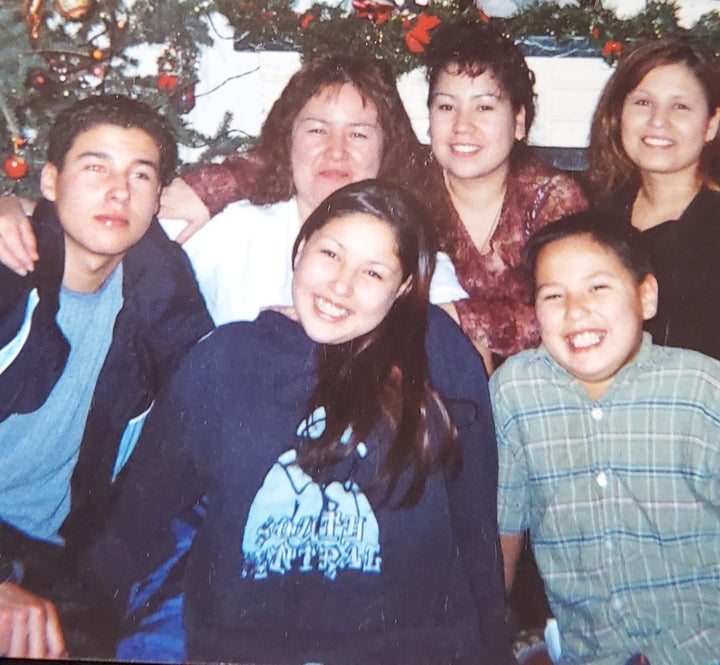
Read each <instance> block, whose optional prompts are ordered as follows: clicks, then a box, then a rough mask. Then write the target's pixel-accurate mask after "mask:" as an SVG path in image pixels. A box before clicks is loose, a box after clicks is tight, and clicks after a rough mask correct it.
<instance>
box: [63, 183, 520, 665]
mask: <svg viewBox="0 0 720 665" xmlns="http://www.w3.org/2000/svg"><path fill="white" fill-rule="evenodd" d="M426 217H427V214H426V212H425V211H424V210H423V209H422V207H421V206H419V204H418V203H417V202H416V201H415V200H414V199H413V198H412V197H411V196H410V195H409V194H407V193H406V192H405V191H403V190H401V189H399V188H396V187H392V186H388V185H383V184H381V183H379V182H377V181H364V182H361V183H356V184H353V185H350V186H348V187H345V188H343V189H341V190H339V191H337V192H335V193H334V194H332V195H331V196H330V197H328V199H326V201H325V202H324V203H323V204H321V205H320V206H319V208H318V209H317V210H316V211H315V212H314V213H313V214H312V215H311V216H310V217H309V218H308V220H307V221H306V223H305V224H304V226H303V227H302V229H301V231H300V235H299V236H298V239H297V241H296V244H295V249H294V258H293V261H294V276H293V284H292V292H293V303H294V308H293V310H292V311H287V312H278V311H267V312H264V313H263V314H261V316H260V317H259V318H258V319H257V320H256V321H255V322H252V323H233V324H229V325H226V326H223V327H221V328H219V329H217V330H216V331H215V332H213V333H212V334H211V335H209V336H208V337H207V338H206V339H205V340H203V341H202V342H201V343H200V344H198V345H197V346H196V347H195V349H194V350H192V351H191V352H190V353H189V355H188V356H187V358H186V359H185V361H184V363H183V364H182V366H181V367H180V369H179V371H178V372H177V374H176V375H175V377H174V379H173V381H172V382H171V384H170V385H169V386H168V387H167V389H166V390H165V392H164V395H163V396H162V397H161V398H160V399H159V400H158V401H157V403H156V405H155V408H154V409H153V412H152V413H151V415H150V417H149V419H148V421H147V423H146V425H145V430H144V433H143V436H142V438H141V440H140V442H139V443H138V446H137V448H136V450H135V452H134V454H133V456H132V458H131V460H130V462H129V463H128V466H127V467H126V469H125V470H124V471H123V474H122V477H121V479H120V481H119V482H121V483H123V485H124V486H123V487H122V492H121V496H120V500H119V501H118V502H117V504H116V505H115V506H114V510H113V514H112V516H111V518H110V520H109V522H108V524H107V528H106V529H105V531H104V533H103V535H102V537H101V538H100V539H99V541H98V542H97V543H96V544H95V546H94V547H93V548H92V550H91V551H90V552H89V553H88V554H87V557H88V559H87V560H88V562H91V563H92V564H93V565H92V566H91V569H94V570H98V569H100V568H99V567H98V565H99V564H101V563H103V564H104V567H105V570H106V571H107V572H106V575H105V576H104V577H103V579H101V580H94V581H93V582H92V584H91V587H92V588H94V589H95V591H97V590H98V589H99V590H101V591H102V592H103V594H104V595H105V596H106V597H107V598H108V599H115V601H116V602H117V604H118V610H119V611H121V610H122V609H124V603H125V602H126V600H127V595H128V590H129V588H130V586H131V585H132V583H133V582H134V581H135V580H137V579H140V578H142V577H143V576H144V575H146V574H147V573H148V572H149V571H151V570H152V569H153V567H154V566H156V565H157V564H158V562H160V561H162V560H163V559H164V558H167V555H168V554H169V553H172V551H173V550H174V547H175V539H174V537H173V534H172V530H171V524H172V520H173V518H174V517H176V516H179V515H181V514H182V512H183V511H184V510H185V509H188V508H190V507H192V506H193V505H194V504H195V503H196V502H197V500H198V498H199V497H201V496H203V495H206V496H207V514H206V516H205V519H204V522H203V524H202V526H201V528H200V530H199V532H198V534H197V536H196V538H195V541H194V544H193V546H192V549H191V551H190V556H189V561H188V565H187V569H186V571H185V576H184V582H183V584H184V625H185V633H186V641H187V653H188V657H189V659H191V660H201V661H234V662H253V663H267V664H273V665H279V664H281V663H292V664H303V663H308V662H315V663H323V664H324V665H335V664H339V663H348V664H350V663H352V664H356V663H367V664H368V665H378V664H382V663H391V664H393V665H395V664H401V663H408V664H410V663H412V664H413V665H418V664H422V663H427V664H428V665H430V664H432V665H438V664H439V663H443V664H444V665H445V664H450V663H468V664H470V663H472V664H473V665H477V664H487V665H503V664H506V663H507V664H509V663H513V662H514V660H513V658H512V656H511V653H510V640H509V637H508V633H507V630H506V625H505V619H504V614H505V613H504V592H503V585H502V565H501V558H500V555H499V552H498V544H497V523H496V489H497V469H496V466H497V454H496V448H495V438H494V431H493V425H492V419H491V410H490V403H489V399H488V393H487V382H486V375H485V371H484V368H483V364H482V361H481V359H480V357H479V356H478V355H477V354H476V352H475V351H474V349H473V347H472V345H471V344H470V342H469V341H468V340H467V339H466V338H465V337H464V336H463V334H462V332H461V331H460V329H459V328H458V327H457V326H456V325H455V323H454V322H453V321H452V320H451V319H450V318H449V317H448V316H446V315H445V314H444V312H442V311H441V310H439V309H437V308H434V307H429V306H428V304H427V294H428V286H429V283H430V277H431V275H432V272H433V268H434V265H433V264H434V256H435V247H434V242H433V240H432V237H431V235H432V232H431V224H430V222H429V220H427V218H426ZM61 610H62V608H61ZM73 623H74V624H75V625H73ZM105 626H106V624H105V625H104V627H103V628H102V630H103V631H104V630H105ZM64 627H65V628H66V631H67V636H68V642H69V647H70V650H71V655H73V656H91V657H97V656H98V655H102V654H99V653H98V652H97V651H92V650H91V651H90V652H84V649H83V648H82V647H79V648H76V649H75V653H73V640H74V638H73V635H75V633H77V632H78V631H79V632H86V633H87V632H89V631H90V625H89V623H84V622H81V623H80V624H77V622H70V621H69V622H68V623H65V624H64ZM107 628H108V632H110V626H107ZM91 630H92V631H93V632H97V630H98V628H97V625H94V626H92V629H91ZM80 643H81V642H76V644H80ZM88 648H89V647H88Z"/></svg>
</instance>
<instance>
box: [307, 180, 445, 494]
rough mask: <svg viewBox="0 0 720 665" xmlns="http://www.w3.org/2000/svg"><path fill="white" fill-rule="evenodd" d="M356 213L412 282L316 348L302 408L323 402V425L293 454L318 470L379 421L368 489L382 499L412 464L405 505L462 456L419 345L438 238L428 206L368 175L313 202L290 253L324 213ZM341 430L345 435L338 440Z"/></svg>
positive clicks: (326, 217) (348, 451)
mask: <svg viewBox="0 0 720 665" xmlns="http://www.w3.org/2000/svg"><path fill="white" fill-rule="evenodd" d="M355 213H363V214H368V215H372V216H373V217H375V218H376V219H379V220H382V221H383V222H385V223H386V224H387V225H388V226H389V227H390V228H391V229H392V231H393V234H394V236H395V239H396V242H397V249H398V256H399V258H400V263H401V265H402V268H403V277H402V280H403V282H404V281H405V280H406V279H408V278H410V286H409V288H407V289H406V290H405V292H404V293H402V294H401V295H400V296H399V297H398V298H397V300H396V301H395V303H394V304H393V306H392V308H391V309H390V311H389V313H388V314H387V315H386V317H385V319H384V320H383V321H382V322H381V323H380V325H379V326H377V328H375V329H374V330H372V331H370V332H368V333H366V334H365V335H363V336H361V337H359V338H357V339H354V340H351V341H349V342H346V343H343V344H338V345H323V346H322V347H321V348H320V352H319V360H318V370H317V371H318V380H317V385H316V388H315V391H314V393H313V395H312V398H311V400H310V404H309V413H313V412H314V411H315V409H317V408H320V407H322V408H323V409H324V410H325V413H326V421H325V430H324V432H323V434H322V435H321V436H320V438H318V439H314V440H313V441H312V444H311V445H305V446H301V447H300V451H299V455H298V462H299V464H300V466H301V467H302V468H303V469H304V470H305V471H306V472H307V473H309V474H310V475H312V476H317V474H319V473H320V472H321V471H322V470H323V469H326V468H328V467H331V466H333V465H334V464H336V463H337V462H338V461H339V460H341V459H343V458H345V457H347V456H349V455H354V454H355V453H356V448H357V445H358V444H359V443H360V442H362V441H364V440H365V439H367V437H368V436H369V435H370V434H371V433H372V432H377V431H378V428H381V429H382V431H383V432H385V431H386V430H387V431H388V432H389V434H388V437H389V438H388V440H387V445H385V439H384V438H383V443H382V449H383V450H384V457H383V460H382V462H381V464H380V467H379V470H378V473H377V475H376V478H375V481H374V482H373V484H372V486H371V487H370V488H366V489H367V490H368V491H369V492H370V495H371V496H377V497H378V500H379V501H380V502H385V501H388V500H390V499H391V497H392V495H393V493H394V492H395V490H396V488H397V487H398V483H399V482H400V479H401V477H403V476H404V473H405V472H406V471H407V470H409V471H410V478H409V481H408V482H407V483H406V482H404V481H403V482H402V488H401V491H400V494H401V496H400V498H399V500H398V501H397V504H398V505H399V506H401V507H405V506H411V505H414V504H415V503H417V502H418V501H419V500H420V497H421V496H422V494H423V491H424V488H425V482H426V480H427V477H428V475H429V474H430V472H431V471H432V470H433V469H434V468H436V467H437V466H438V465H439V464H444V463H450V462H451V461H452V462H455V463H457V462H458V459H459V458H458V453H457V450H456V446H455V431H454V429H453V427H452V425H451V423H450V419H449V415H448V413H447V409H446V408H445V406H444V404H443V403H442V401H441V399H440V398H439V396H438V395H437V393H436V392H435V391H434V390H433V389H432V387H431V385H430V377H429V369H428V361H427V353H426V350H425V332H426V328H427V309H428V291H429V288H430V279H431V277H432V273H433V270H434V268H435V244H434V242H433V237H432V236H433V234H432V230H431V228H430V222H429V220H428V217H427V213H426V211H425V210H424V208H423V206H422V205H421V204H420V203H419V202H418V201H417V200H416V199H415V198H414V197H413V196H412V195H411V194H409V193H408V192H407V191H405V190H403V189H402V188H400V187H397V186H394V185H389V184H387V183H381V182H380V181H378V180H366V181H363V182H359V183H355V184H352V185H348V186H346V187H343V188H342V189H340V190H338V191H336V192H335V193H334V194H331V195H330V196H329V197H328V198H327V199H326V200H325V201H324V202H323V203H321V204H320V206H319V207H318V208H317V209H316V210H315V211H314V212H313V213H312V214H311V215H310V217H308V219H307V221H306V222H305V224H304V225H303V227H302V229H301V230H300V234H299V236H298V239H297V241H296V243H295V250H294V253H293V254H294V255H295V254H296V253H297V250H298V247H299V246H300V243H302V242H303V241H304V240H306V239H308V238H309V237H310V236H311V235H312V234H313V233H314V232H315V231H317V230H318V229H320V228H322V227H323V226H324V225H325V224H327V223H328V222H329V221H331V220H333V219H337V218H342V217H343V216H345V215H349V214H355ZM430 420H432V422H433V423H434V427H433V429H437V430H438V433H439V440H440V443H439V445H436V446H432V445H431V441H430V430H429V421H430ZM346 431H351V432H352V436H351V438H350V440H349V441H348V442H347V443H343V442H342V441H341V439H342V438H343V435H344V434H345V432H346Z"/></svg>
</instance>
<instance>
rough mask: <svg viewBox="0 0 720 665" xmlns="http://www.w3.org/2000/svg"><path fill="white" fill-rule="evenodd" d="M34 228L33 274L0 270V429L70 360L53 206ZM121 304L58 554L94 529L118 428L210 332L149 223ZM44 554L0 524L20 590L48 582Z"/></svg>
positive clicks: (187, 274)
mask: <svg viewBox="0 0 720 665" xmlns="http://www.w3.org/2000/svg"><path fill="white" fill-rule="evenodd" d="M33 228H34V231H35V233H36V237H37V242H38V250H39V254H40V260H39V261H38V263H37V266H36V268H35V270H34V271H33V272H32V273H30V274H29V275H27V276H26V277H19V276H18V275H16V274H15V273H13V272H12V271H10V270H8V269H7V268H5V267H4V266H2V267H0V420H3V419H5V418H7V417H8V416H9V415H10V414H13V413H29V412H32V411H34V410H36V409H37V408H38V407H39V406H40V405H41V404H42V403H43V402H44V400H45V399H46V398H47V396H48V394H49V393H50V391H51V390H52V388H53V386H54V385H55V382H56V381H57V379H58V378H59V376H60V375H61V374H62V371H63V368H64V366H65V361H66V359H67V355H68V350H69V349H68V342H67V340H66V339H65V337H64V336H63V334H62V332H61V331H60V329H59V327H58V325H57V322H56V320H55V317H56V314H57V311H58V306H59V305H58V299H59V292H60V286H61V282H62V276H63V271H64V241H63V233H62V228H61V226H60V223H59V221H58V219H57V217H56V214H55V208H54V206H53V204H52V203H50V202H49V201H46V200H43V201H41V202H40V203H39V204H38V206H37V209H36V211H35V214H34V216H33ZM122 297H123V305H122V308H121V310H120V312H119V313H118V315H117V318H116V320H115V325H114V328H113V336H112V343H111V345H110V349H109V350H108V353H107V356H106V357H105V361H104V364H103V366H102V369H101V371H100V374H99V376H98V379H97V383H96V385H95V391H94V394H93V399H92V406H91V409H90V412H89V414H88V418H87V421H86V426H85V431H84V434H83V438H82V443H81V446H80V453H79V457H78V461H77V465H76V467H75V470H74V473H73V476H72V481H71V493H72V503H71V508H70V514H69V515H68V517H67V519H66V520H65V522H64V523H63V525H62V527H61V531H60V533H61V535H62V536H63V537H64V539H65V543H66V545H65V548H64V549H65V551H66V553H70V552H73V551H75V550H76V548H77V547H79V546H82V545H83V544H84V543H85V542H86V541H87V539H88V538H89V537H91V536H92V535H93V534H94V532H95V530H96V529H97V528H98V525H99V524H102V520H103V516H104V514H105V510H106V506H107V504H108V502H109V500H110V497H111V494H112V477H113V470H114V466H115V462H116V457H117V454H118V446H119V443H120V441H121V438H122V436H123V433H124V432H125V430H126V427H127V426H128V424H129V423H131V422H132V421H133V419H136V418H138V417H139V416H141V415H142V414H143V413H144V412H145V411H147V409H148V408H149V407H150V405H151V404H152V402H153V400H154V398H155V395H156V393H157V391H158V389H159V388H160V386H161V385H162V383H163V382H164V381H165V380H166V379H167V378H168V377H169V376H170V373H171V371H172V369H173V368H174V366H175V364H176V363H177V361H178V360H179V359H180V358H182V357H183V356H184V355H185V353H186V352H187V351H188V349H189V348H190V347H191V346H192V345H193V344H194V343H195V342H196V341H197V340H198V339H200V338H201V337H202V336H203V335H204V334H206V333H207V332H209V331H210V330H211V329H212V320H211V319H210V316H209V314H208V312H207V309H206V307H205V303H204V301H203V299H202V296H201V295H200V292H199V289H198V286H197V282H196V280H195V276H194V273H193V271H192V268H191V266H190V263H189V261H188V259H187V257H186V255H185V253H184V252H183V250H182V249H181V248H180V247H179V246H178V245H177V244H175V243H173V242H171V241H170V240H169V239H168V238H167V237H166V236H165V234H164V233H163V231H162V229H161V228H160V226H159V225H158V224H157V222H156V221H154V222H153V223H152V225H151V227H150V229H149V230H148V231H147V233H146V234H145V235H144V236H143V238H141V239H140V241H139V242H138V243H137V244H136V245H134V246H133V247H131V248H130V249H129V250H128V251H127V253H126V255H125V257H124V258H123V285H122ZM33 303H35V304H34V309H32V305H33ZM29 305H30V307H29ZM23 322H25V325H24V326H23ZM3 360H4V362H3ZM52 553H53V548H52V547H50V546H48V545H47V543H42V542H39V541H36V540H33V539H31V538H28V537H27V536H24V534H21V533H20V532H19V531H17V530H16V529H13V528H12V527H11V526H9V525H7V524H3V523H1V522H0V556H2V557H3V558H10V559H13V560H20V561H22V562H23V564H24V567H25V573H26V577H25V578H24V579H23V583H24V584H26V585H27V586H28V587H29V588H33V589H34V590H35V591H36V592H42V591H44V590H45V586H46V583H49V582H50V581H51V576H52V574H53V572H54V565H53V564H51V563H50V561H51V558H52ZM51 569H52V570H51ZM46 576H48V577H46Z"/></svg>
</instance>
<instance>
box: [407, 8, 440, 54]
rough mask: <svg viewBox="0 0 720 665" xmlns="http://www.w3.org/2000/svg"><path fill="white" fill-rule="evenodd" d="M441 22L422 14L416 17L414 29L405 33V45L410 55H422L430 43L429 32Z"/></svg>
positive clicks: (435, 17) (436, 18)
mask: <svg viewBox="0 0 720 665" xmlns="http://www.w3.org/2000/svg"><path fill="white" fill-rule="evenodd" d="M440 23H442V21H441V20H440V19H439V18H438V17H437V16H432V15H430V14H426V13H424V12H423V13H422V14H420V15H419V16H418V18H417V22H416V23H415V25H414V27H412V28H410V30H408V31H407V32H406V33H405V44H406V45H407V47H408V50H409V51H410V52H411V53H422V52H423V51H424V50H425V46H426V45H427V44H429V43H430V31H431V30H432V29H433V28H435V27H437V26H438V25H440Z"/></svg>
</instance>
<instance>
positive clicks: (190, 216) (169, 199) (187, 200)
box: [158, 178, 210, 245]
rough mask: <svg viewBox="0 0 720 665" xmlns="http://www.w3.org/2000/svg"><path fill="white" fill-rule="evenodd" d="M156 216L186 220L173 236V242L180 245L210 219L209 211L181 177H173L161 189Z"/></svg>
mask: <svg viewBox="0 0 720 665" xmlns="http://www.w3.org/2000/svg"><path fill="white" fill-rule="evenodd" d="M158 217H160V218H161V219H164V220H165V219H181V220H183V221H184V222H187V224H186V225H185V227H184V228H183V230H182V231H181V232H180V233H179V234H178V236H177V237H176V238H175V242H178V243H180V244H181V245H182V244H183V243H184V242H185V241H186V240H187V239H188V238H190V237H191V236H192V235H193V234H194V233H195V232H196V231H198V230H200V229H201V228H202V227H203V226H205V224H207V223H208V222H209V221H210V211H209V210H208V208H207V206H206V205H205V204H204V203H203V201H202V199H201V198H200V197H199V196H198V195H197V194H196V193H195V191H194V190H193V189H192V187H190V185H188V184H187V183H186V182H185V181H184V180H183V179H182V178H175V179H174V180H173V181H172V182H171V183H170V184H169V185H168V186H167V187H165V188H164V189H163V191H162V195H161V196H160V210H159V211H158Z"/></svg>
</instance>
